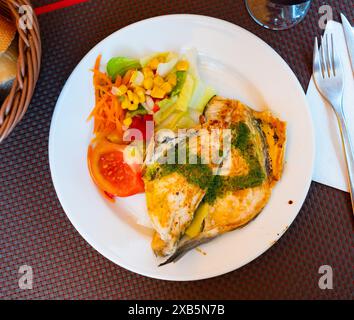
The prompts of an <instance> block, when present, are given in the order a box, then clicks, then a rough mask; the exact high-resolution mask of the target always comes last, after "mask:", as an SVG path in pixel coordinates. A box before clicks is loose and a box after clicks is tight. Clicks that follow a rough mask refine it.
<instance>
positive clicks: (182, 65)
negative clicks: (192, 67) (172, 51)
mask: <svg viewBox="0 0 354 320" xmlns="http://www.w3.org/2000/svg"><path fill="white" fill-rule="evenodd" d="M188 68H189V63H188V61H187V60H181V61H180V62H178V63H177V65H176V69H177V71H187V70H188Z"/></svg>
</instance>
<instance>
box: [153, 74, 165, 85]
mask: <svg viewBox="0 0 354 320" xmlns="http://www.w3.org/2000/svg"><path fill="white" fill-rule="evenodd" d="M163 84H164V80H163V78H162V77H161V76H156V77H155V78H154V85H155V86H158V87H160V86H162V85H163Z"/></svg>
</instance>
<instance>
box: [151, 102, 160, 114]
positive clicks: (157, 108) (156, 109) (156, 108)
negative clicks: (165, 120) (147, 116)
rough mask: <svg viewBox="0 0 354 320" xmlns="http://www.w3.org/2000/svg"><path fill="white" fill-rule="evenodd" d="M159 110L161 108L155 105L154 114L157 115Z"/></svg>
mask: <svg viewBox="0 0 354 320" xmlns="http://www.w3.org/2000/svg"><path fill="white" fill-rule="evenodd" d="M159 110H160V107H159V106H158V105H157V104H155V105H154V107H153V108H152V112H153V113H156V112H157V111H159Z"/></svg>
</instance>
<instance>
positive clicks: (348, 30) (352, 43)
mask: <svg viewBox="0 0 354 320" xmlns="http://www.w3.org/2000/svg"><path fill="white" fill-rule="evenodd" d="M340 16H341V18H342V25H343V31H344V36H345V42H346V44H347V48H348V53H349V58H350V62H351V65H352V71H353V73H354V33H353V28H352V26H351V24H350V23H349V21H348V19H347V18H346V17H345V15H344V14H343V13H341V15H340Z"/></svg>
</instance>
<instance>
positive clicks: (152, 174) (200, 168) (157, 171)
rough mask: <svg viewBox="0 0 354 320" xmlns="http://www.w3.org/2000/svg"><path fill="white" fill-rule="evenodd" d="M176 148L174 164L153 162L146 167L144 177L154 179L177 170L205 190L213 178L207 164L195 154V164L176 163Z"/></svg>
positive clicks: (190, 181)
mask: <svg viewBox="0 0 354 320" xmlns="http://www.w3.org/2000/svg"><path fill="white" fill-rule="evenodd" d="M177 151H178V149H177V148H176V150H175V156H176V159H175V163H176V164H169V163H166V164H155V165H152V166H150V167H149V168H148V170H147V171H146V173H145V177H146V178H147V179H148V180H154V179H156V178H161V177H164V176H167V175H169V174H171V173H174V172H178V173H179V174H181V175H182V176H184V177H185V178H186V179H187V181H188V182H189V183H192V184H194V185H197V186H198V187H199V188H201V189H203V190H206V189H207V188H208V187H209V185H210V182H211V181H212V180H213V178H214V176H213V171H212V169H211V168H210V167H209V166H208V165H207V164H202V162H201V159H200V157H198V156H196V160H197V164H190V163H185V164H178V163H177V162H178V159H177V158H178V153H177ZM186 153H187V156H186V158H187V159H189V152H188V149H187V152H186Z"/></svg>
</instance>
